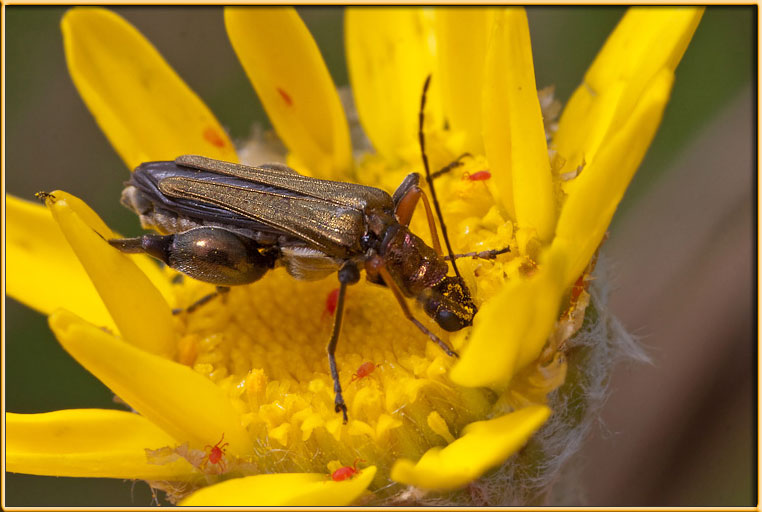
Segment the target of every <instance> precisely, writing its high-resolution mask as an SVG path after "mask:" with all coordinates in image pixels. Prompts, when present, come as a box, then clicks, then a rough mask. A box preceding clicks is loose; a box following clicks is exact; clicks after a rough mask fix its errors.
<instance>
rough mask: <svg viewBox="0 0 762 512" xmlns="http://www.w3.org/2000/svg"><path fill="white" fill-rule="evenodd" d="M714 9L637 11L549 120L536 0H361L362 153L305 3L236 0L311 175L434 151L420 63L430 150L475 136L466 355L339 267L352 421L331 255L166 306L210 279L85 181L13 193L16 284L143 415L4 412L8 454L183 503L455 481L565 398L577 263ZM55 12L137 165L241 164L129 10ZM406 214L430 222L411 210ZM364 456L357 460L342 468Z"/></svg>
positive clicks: (231, 22)
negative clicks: (70, 188) (469, 4)
mask: <svg viewBox="0 0 762 512" xmlns="http://www.w3.org/2000/svg"><path fill="white" fill-rule="evenodd" d="M702 12H703V11H702V10H701V9H693V8H674V9H661V8H659V9H649V8H639V9H637V8H636V9H631V10H629V11H628V13H627V14H626V15H625V17H624V18H623V20H622V21H621V22H620V24H619V26H618V27H617V28H616V30H615V31H614V33H613V34H612V35H611V37H610V38H609V40H608V41H607V42H606V44H605V46H604V48H603V49H602V50H601V52H600V54H599V55H598V57H597V58H596V60H595V62H594V63H593V65H592V66H591V68H590V69H589V70H588V72H587V74H586V75H585V77H584V80H583V82H582V84H581V85H580V86H579V88H578V89H577V91H576V92H575V93H574V95H573V96H572V98H571V100H570V101H569V104H568V105H567V106H566V108H565V109H564V111H563V114H562V116H561V118H560V120H559V122H558V124H557V127H554V126H551V127H550V128H548V126H549V125H551V124H552V123H550V121H551V119H549V117H550V116H549V114H548V112H549V111H550V110H549V109H547V108H546V109H545V110H543V107H542V106H541V104H540V100H539V99H538V94H537V89H536V84H535V78H534V69H533V63H532V56H531V46H530V39H529V28H528V24H527V20H526V14H525V12H524V11H523V10H522V9H518V8H508V9H497V8H495V9H467V10H466V9H458V8H439V9H429V10H426V9H399V8H373V9H366V8H362V9H360V8H358V9H348V10H347V12H346V16H345V23H346V32H345V38H346V48H347V58H348V64H349V71H350V78H351V82H352V89H353V94H354V100H355V104H356V107H357V111H358V114H359V117H360V122H361V124H362V127H363V129H364V131H365V133H366V134H367V136H368V138H369V139H370V141H371V142H372V144H373V147H374V148H375V153H373V154H363V155H360V156H357V157H353V152H352V146H351V143H350V135H349V133H350V131H349V128H348V125H347V121H346V118H345V115H344V111H343V108H342V105H341V102H340V100H339V96H338V93H337V91H336V89H335V87H334V85H333V82H332V80H331V78H330V75H329V73H328V71H327V69H326V67H325V65H324V63H323V61H322V58H321V56H320V53H319V51H318V49H317V46H316V45H315V42H314V41H313V40H312V38H311V36H310V34H309V32H308V31H307V30H306V28H305V26H304V25H303V23H302V22H301V20H300V19H299V17H298V15H297V14H296V12H295V11H294V10H293V9H289V8H229V9H226V10H225V25H226V28H227V31H228V35H229V37H230V40H231V42H232V45H233V48H234V49H235V51H236V53H237V55H238V57H239V59H240V61H241V63H242V64H243V67H244V69H245V70H246V73H247V75H248V76H249V79H250V80H251V82H252V84H253V86H254V88H255V89H256V91H257V94H258V95H259V97H260V99H261V101H262V103H263V105H264V106H265V109H266V111H267V114H268V116H269V117H270V120H271V121H272V124H273V126H274V128H275V130H276V132H277V133H278V135H279V136H280V138H281V139H282V140H283V142H284V144H285V146H286V147H287V149H288V152H289V153H288V163H289V165H291V166H292V167H294V168H295V169H297V170H298V171H299V172H301V173H303V174H307V175H311V176H316V177H322V178H329V179H336V180H345V181H356V182H360V183H364V184H374V185H376V186H379V187H381V188H385V189H386V190H389V191H392V190H393V189H394V188H395V187H396V185H397V184H399V183H400V182H401V181H402V178H403V177H404V176H405V175H406V174H407V173H409V172H413V171H419V172H420V171H421V163H420V162H421V159H420V154H419V148H418V140H417V123H418V109H419V107H420V100H421V97H420V96H421V87H422V84H423V82H424V79H425V77H426V76H427V75H429V74H432V76H433V81H432V89H431V91H430V94H429V103H428V105H429V108H428V109H427V111H426V115H425V119H426V129H425V135H426V142H427V146H428V156H429V159H430V160H431V161H432V163H433V164H432V167H433V168H434V169H437V168H441V167H443V166H445V165H447V164H448V163H450V162H452V161H453V160H455V158H456V157H457V156H458V155H460V154H462V153H464V152H468V153H470V156H467V157H464V158H463V159H462V164H463V165H462V166H461V167H458V168H456V169H455V170H454V171H452V172H450V173H449V174H447V175H444V176H443V177H441V178H440V179H438V180H437V182H436V183H437V190H438V193H439V195H440V198H441V202H442V206H443V210H444V217H445V218H446V220H447V225H448V227H449V233H450V235H451V240H452V243H453V247H454V250H455V252H456V253H464V252H470V251H482V250H486V249H500V248H503V247H510V250H511V252H510V253H508V254H504V255H501V256H500V257H498V258H497V259H496V260H494V261H485V260H477V259H462V260H460V262H459V266H460V269H461V272H462V273H463V275H464V277H465V278H466V281H467V284H468V285H469V288H470V289H471V291H472V294H473V295H474V298H475V301H476V303H477V304H478V305H479V313H478V314H477V315H476V317H475V319H474V325H473V327H472V328H466V329H463V330H461V331H459V332H457V333H454V334H453V335H451V336H450V337H449V342H450V343H451V344H452V345H453V346H454V347H455V349H456V350H457V351H458V352H459V353H460V355H461V357H460V358H459V359H458V360H457V361H455V360H453V359H452V358H449V357H448V356H446V355H445V354H444V353H443V352H442V351H441V350H440V349H439V348H437V347H436V346H434V344H432V343H428V342H427V339H426V337H425V336H423V335H422V334H421V333H420V332H419V331H418V330H416V329H413V328H411V327H412V326H411V325H410V323H409V322H408V321H407V320H406V319H405V318H404V316H403V315H402V312H401V311H400V308H399V306H398V304H397V303H396V302H395V300H394V297H393V296H392V294H390V293H389V291H388V290H384V289H383V288H381V287H378V286H376V285H373V284H367V283H360V284H358V285H356V286H354V287H352V288H350V289H349V291H348V294H347V295H348V305H347V308H346V312H345V324H344V326H343V330H342V334H341V338H340V342H339V348H338V352H337V361H338V364H339V367H340V370H341V371H340V376H341V382H342V384H343V386H344V388H345V399H346V401H347V405H348V407H349V417H350V421H349V423H348V424H347V425H343V424H342V422H341V417H340V416H339V415H337V414H336V413H335V412H334V410H333V390H332V382H331V378H330V374H329V373H328V368H327V363H326V361H325V352H324V343H325V341H326V340H327V338H328V334H329V332H330V328H331V319H330V312H327V311H326V309H327V306H326V299H327V298H328V297H329V296H330V294H331V290H332V289H334V288H335V287H336V285H337V282H336V281H335V280H334V279H335V278H329V279H325V280H322V281H317V282H300V281H296V280H294V279H292V278H290V277H289V276H287V275H286V274H285V272H284V271H283V270H282V269H277V270H275V271H273V272H270V273H269V274H268V275H267V276H266V277H265V278H263V279H262V280H261V281H258V282H256V283H254V284H252V285H249V286H244V287H236V288H234V289H233V290H232V291H231V292H230V293H229V294H227V295H226V296H225V297H224V298H223V299H218V300H216V301H213V302H210V303H209V304H206V305H205V306H203V307H201V308H199V309H198V310H196V311H194V312H193V313H189V314H183V315H179V316H173V315H172V314H171V308H172V307H180V308H182V307H187V306H188V305H189V304H191V303H193V302H194V300H197V299H198V298H199V297H202V296H204V295H205V294H206V293H208V292H209V290H210V287H209V285H205V284H201V283H197V282H193V281H192V280H188V279H186V280H184V282H178V280H177V279H176V276H177V274H176V273H175V272H174V271H173V270H171V269H166V268H165V269H160V268H159V267H157V266H156V265H155V264H154V263H153V262H152V261H151V260H149V259H148V258H147V257H145V256H142V255H139V256H132V255H131V256H127V255H125V254H122V253H120V252H119V251H117V250H115V249H113V248H112V247H111V246H110V245H108V244H107V243H106V242H105V241H104V238H106V239H108V238H113V237H117V236H118V235H116V234H115V233H113V232H112V231H111V230H110V229H109V228H108V227H107V226H106V225H105V224H104V223H103V222H102V221H101V220H100V219H99V218H98V217H97V215H96V214H95V213H94V212H93V211H92V210H90V209H89V208H88V207H87V206H86V205H85V204H84V203H83V202H81V201H80V200H79V199H77V198H76V197H74V196H72V195H69V194H67V193H65V192H60V191H57V192H54V193H53V195H52V197H49V198H48V199H47V201H46V205H47V207H48V208H47V209H45V208H43V207H41V206H39V205H36V204H32V203H28V202H25V201H22V200H19V199H15V198H11V197H9V198H8V203H7V218H8V234H7V243H8V249H9V250H8V260H7V261H8V284H7V290H8V293H9V294H10V295H11V296H13V297H14V298H17V299H18V300H20V301H22V302H24V303H26V304H28V305H29V306H30V307H33V308H35V309H37V310H39V311H41V312H44V313H46V314H48V315H49V324H50V327H51V329H52V330H53V332H54V333H55V335H56V337H57V338H58V340H59V341H60V343H61V344H62V345H63V347H64V348H65V349H66V350H67V351H68V352H69V353H70V354H71V355H72V356H73V357H74V358H75V359H77V361H79V362H80V363H81V364H82V365H83V366H84V367H86V368H87V369H88V370H89V371H90V372H92V373H93V374H94V375H95V376H96V377H98V378H99V379H100V380H101V381H102V382H103V383H104V384H106V385H107V386H108V387H109V388H110V389H111V390H112V391H113V392H114V393H115V394H116V395H117V396H118V397H119V398H120V399H122V400H123V401H124V402H126V403H127V404H129V406H130V407H132V408H133V409H134V411H135V412H136V414H135V413H130V412H124V411H115V410H65V411H56V412H50V413H44V414H29V415H22V414H14V413H6V422H7V451H6V464H7V469H8V470H9V471H14V472H23V473H30V474H40V475H57V476H89V477H112V478H130V479H143V480H148V481H150V482H151V483H152V485H153V486H154V487H157V488H160V489H163V490H166V491H167V492H168V493H169V494H170V496H171V497H175V498H183V497H184V499H183V500H182V501H181V503H182V504H186V505H254V504H256V505H341V504H350V503H388V502H389V500H392V499H397V500H400V499H403V497H405V496H407V499H410V493H409V492H408V494H405V490H406V488H407V487H406V486H414V487H415V488H417V489H419V490H421V492H422V491H452V490H457V489H461V488H463V487H464V486H466V485H469V484H471V483H472V482H474V481H476V480H477V479H479V478H480V477H482V475H484V474H485V473H486V472H488V471H489V470H491V469H492V468H495V467H496V466H500V465H501V464H503V463H504V462H505V461H506V459H508V457H509V456H511V455H512V454H514V453H515V452H516V451H517V450H518V449H519V448H521V447H522V446H524V445H525V443H526V442H527V440H528V439H530V437H531V436H532V435H533V434H534V433H535V432H536V431H537V430H538V429H539V428H540V427H541V426H542V425H543V423H544V422H545V421H546V420H547V419H548V417H549V416H550V415H551V409H550V408H549V407H548V404H549V398H548V394H549V393H550V392H551V391H553V390H555V389H557V388H558V387H559V386H560V385H561V384H563V383H564V380H565V375H566V364H567V362H566V360H565V358H564V353H563V351H562V350H560V348H562V346H563V345H564V344H565V343H571V340H570V338H571V336H572V335H573V333H574V332H575V331H576V330H577V329H579V327H580V325H581V323H582V320H583V317H584V314H585V306H586V304H587V301H588V299H589V296H588V295H587V293H586V292H585V291H584V289H583V288H584V287H583V286H581V285H582V284H584V280H585V279H587V276H588V273H589V271H590V270H591V269H592V265H593V264H592V263H591V262H592V261H593V259H594V255H595V253H596V250H597V248H598V246H599V244H600V243H601V240H602V239H603V237H604V234H605V231H606V229H607V227H608V224H609V222H610V220H611V217H612V215H613V213H614V211H615V209H616V206H617V204H618V202H619V200H620V199H621V197H622V195H623V193H624V191H625V189H626V187H627V184H628V183H629V181H630V179H631V177H632V175H633V173H634V172H635V170H636V169H637V167H638V165H639V163H640V161H641V160H642V158H643V155H644V153H645V151H646V149H647V148H648V146H649V144H650V141H651V139H652V138H653V136H654V133H655V131H656V129H657V127H658V124H659V122H660V120H661V116H662V113H663V110H664V107H665V105H666V102H667V100H668V97H669V93H670V90H671V87H672V82H673V79H674V70H675V68H676V67H677V65H678V63H679V61H680V58H681V56H682V54H683V52H684V51H685V49H686V47H687V45H688V43H689V41H690V39H691V37H692V35H693V32H694V31H695V29H696V26H697V25H698V22H699V20H700V18H701V15H702ZM62 29H63V34H64V43H65V50H66V57H67V62H68V65H69V70H70V73H71V75H72V78H73V80H74V83H75V85H76V86H77V88H78V90H79V92H80V94H81V95H82V98H83V99H84V101H85V103H86V104H87V106H88V107H89V108H90V110H91V112H92V113H93V115H94V116H95V118H96V120H97V122H98V124H99V125H100V126H101V128H102V130H103V131H104V133H105V134H106V135H107V136H108V138H109V140H110V142H111V143H112V145H113V146H114V148H115V149H116V151H117V152H118V153H119V155H120V156H121V157H122V159H123V160H124V162H125V164H126V165H127V167H128V168H130V169H132V168H134V167H136V166H137V165H139V164H140V163H141V162H144V161H152V160H170V159H174V158H175V157H176V156H178V155H181V154H203V155H205V156H209V157H212V158H217V159H222V160H228V161H238V159H239V156H238V155H237V154H236V151H235V148H234V146H233V144H232V143H231V141H230V140H229V139H228V137H227V135H226V134H225V131H224V129H223V128H222V127H221V126H220V124H219V122H218V121H217V120H216V119H215V118H214V116H213V115H212V114H211V113H210V112H209V110H208V109H207V108H206V107H205V106H204V105H203V103H202V102H201V101H200V100H199V99H198V97H197V96H196V95H195V94H194V93H193V92H192V91H191V90H190V89H189V88H188V87H187V86H186V85H185V84H184V82H183V81H182V80H181V79H180V78H179V77H178V76H177V75H176V74H175V73H174V71H172V69H171V68H170V67H169V66H168V65H167V63H166V62H165V61H164V60H163V59H162V57H161V56H160V55H159V54H158V53H157V52H156V50H155V49H154V48H153V47H152V46H151V44H150V43H149V42H148V41H146V40H145V39H144V38H143V37H142V36H141V35H140V34H139V33H138V32H137V31H136V30H135V29H134V28H133V27H131V26H130V25H129V24H127V22H125V21H124V20H123V19H121V18H120V17H118V16H117V15H115V14H113V13H111V12H109V11H107V10H103V9H97V8H76V9H72V10H70V11H69V12H68V13H67V14H66V16H65V17H64V19H63V22H62ZM543 113H545V115H546V119H543ZM556 128H557V129H556ZM247 163H250V164H256V163H261V162H247ZM485 171H486V172H485ZM487 177H489V179H486V180H483V179H479V178H487ZM51 214H52V216H51ZM29 226H34V230H30V229H29ZM412 226H413V231H414V232H416V233H425V232H426V229H427V228H426V222H425V219H424V216H423V215H421V213H419V214H418V215H417V216H416V218H415V219H414V222H413V225H412ZM59 228H60V229H59ZM72 250H73V251H72ZM52 255H54V256H52ZM80 263H81V265H80ZM575 283H577V284H576V286H575ZM415 314H416V315H417V316H420V312H415ZM437 332H439V331H437ZM360 368H365V370H366V371H367V370H368V369H370V370H373V371H372V373H370V374H368V375H365V373H366V371H363V370H360ZM354 373H357V374H358V375H357V377H361V378H355V379H354V380H353V379H352V375H353V374H354ZM215 443H217V444H215ZM541 458H542V454H541V455H538V456H537V458H535V459H534V460H532V459H529V460H530V462H534V463H538V460H539V459H541ZM524 460H526V457H525V458H524ZM358 462H359V464H358V465H357V469H358V473H357V474H356V475H354V476H353V477H352V478H347V479H344V480H339V479H338V478H336V479H332V478H331V473H332V472H334V471H336V470H337V469H339V468H341V467H347V466H353V465H354V464H356V463H358ZM346 472H347V473H352V471H348V470H347V471H346ZM415 496H418V497H419V498H420V496H421V495H419V494H415ZM416 499H418V498H416ZM358 500H359V501H358Z"/></svg>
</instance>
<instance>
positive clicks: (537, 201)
mask: <svg viewBox="0 0 762 512" xmlns="http://www.w3.org/2000/svg"><path fill="white" fill-rule="evenodd" d="M485 74H486V81H485V88H484V105H483V108H484V111H483V115H484V145H485V149H486V151H487V159H488V160H489V163H490V167H491V168H492V170H493V172H492V175H493V179H494V180H495V184H496V186H497V187H498V189H499V191H500V200H501V202H502V204H503V206H504V207H505V208H506V209H507V210H508V212H509V214H512V213H513V212H512V209H514V210H515V219H516V222H517V224H518V226H519V228H522V229H527V230H528V231H534V232H535V233H536V236H538V237H539V238H540V239H541V240H543V241H550V239H551V237H552V235H553V229H554V227H555V220H556V214H555V204H554V199H553V185H552V180H551V174H550V160H549V159H548V147H547V143H546V140H545V128H544V126H543V122H542V111H541V109H540V101H539V99H538V98H537V87H536V85H535V78H534V65H533V63H532V45H531V42H530V40H529V24H528V22H527V17H526V12H525V11H524V10H523V9H520V8H508V9H503V10H501V11H499V12H498V13H497V14H496V15H495V24H494V29H493V31H492V38H491V40H490V46H489V50H488V52H487V64H486V72H485ZM511 198H512V201H511Z"/></svg>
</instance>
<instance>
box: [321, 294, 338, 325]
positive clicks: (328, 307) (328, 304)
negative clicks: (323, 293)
mask: <svg viewBox="0 0 762 512" xmlns="http://www.w3.org/2000/svg"><path fill="white" fill-rule="evenodd" d="M338 302H339V289H338V288H334V289H333V290H331V291H330V292H329V293H328V296H327V297H326V298H325V311H324V312H323V318H325V316H326V315H330V316H333V314H334V313H336V305H337V304H338Z"/></svg>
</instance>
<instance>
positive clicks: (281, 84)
mask: <svg viewBox="0 0 762 512" xmlns="http://www.w3.org/2000/svg"><path fill="white" fill-rule="evenodd" d="M225 28H226V29H227V32H228V37H229V38H230V42H231V43H232V45H233V49H234V50H235V52H236V54H237V55H238V59H239V60H240V61H241V64H242V65H243V68H244V69H245V70H246V74H247V75H248V77H249V80H250V81H251V83H252V85H253V86H254V89H255V90H256V91H257V95H258V96H259V99H260V100H261V101H262V105H263V106H264V108H265V111H266V112H267V115H268V116H269V118H270V121H271V122H272V124H273V127H274V128H275V131H276V132H278V135H279V136H280V138H281V139H282V140H283V142H284V143H285V145H286V147H287V148H288V149H289V151H291V152H292V153H293V155H294V156H295V157H296V158H297V160H298V161H300V162H301V163H302V164H303V165H304V166H306V169H309V170H310V171H312V173H313V174H314V175H316V176H319V177H322V178H341V177H342V176H346V174H347V173H348V172H349V170H350V167H351V165H352V147H351V142H350V140H349V128H348V126H347V121H346V118H345V116H344V109H343V108H342V106H341V102H340V100H339V95H338V93H337V92H336V87H335V86H334V84H333V80H332V79H331V75H330V74H329V73H328V68H326V66H325V62H324V61H323V58H322V56H321V55H320V50H318V47H317V45H316V44H315V40H314V39H313V38H312V36H311V35H310V33H309V31H308V30H307V27H306V26H305V25H304V23H303V22H302V20H301V19H300V18H299V15H298V14H297V13H296V11H295V10H294V9H293V8H290V7H271V8H264V7H253V8H251V7H249V8H247V7H228V8H226V9H225ZM299 170H300V171H303V170H304V169H302V168H300V169H299Z"/></svg>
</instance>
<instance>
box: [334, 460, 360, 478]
mask: <svg viewBox="0 0 762 512" xmlns="http://www.w3.org/2000/svg"><path fill="white" fill-rule="evenodd" d="M358 462H365V461H364V460H362V459H355V463H354V465H352V466H344V467H341V468H339V469H337V470H336V471H334V472H333V473H331V479H332V480H333V481H334V482H341V481H342V480H348V479H350V478H352V477H354V476H355V475H356V474H357V473H359V472H360V471H358V469H357V463H358Z"/></svg>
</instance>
